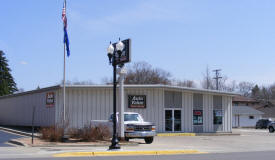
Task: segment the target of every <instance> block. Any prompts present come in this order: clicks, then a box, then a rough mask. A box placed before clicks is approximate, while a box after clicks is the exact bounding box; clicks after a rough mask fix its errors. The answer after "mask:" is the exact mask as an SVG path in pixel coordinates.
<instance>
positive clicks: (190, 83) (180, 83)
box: [172, 80, 197, 88]
mask: <svg viewBox="0 0 275 160" xmlns="http://www.w3.org/2000/svg"><path fill="white" fill-rule="evenodd" d="M172 84H173V85H176V86H180V87H190V88H196V86H197V85H196V83H195V82H194V81H192V80H183V81H182V80H173V83H172Z"/></svg>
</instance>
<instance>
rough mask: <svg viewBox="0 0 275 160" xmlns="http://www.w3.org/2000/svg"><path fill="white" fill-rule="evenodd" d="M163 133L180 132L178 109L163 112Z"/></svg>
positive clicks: (179, 113) (179, 112)
mask: <svg viewBox="0 0 275 160" xmlns="http://www.w3.org/2000/svg"><path fill="white" fill-rule="evenodd" d="M165 131H167V132H179V131H181V110H179V109H166V110H165Z"/></svg>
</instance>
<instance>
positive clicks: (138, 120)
mask: <svg viewBox="0 0 275 160" xmlns="http://www.w3.org/2000/svg"><path fill="white" fill-rule="evenodd" d="M112 117H113V114H111V115H110V118H109V120H91V126H92V127H96V126H107V127H108V128H109V130H110V132H111V133H112V131H113V129H112V127H113V122H112ZM117 122H118V113H117ZM117 127H118V128H119V126H118V125H117ZM124 129H125V131H124V133H125V140H126V141H129V139H134V138H139V139H144V140H145V143H146V144H150V143H152V142H153V140H154V136H155V135H156V127H155V125H153V124H152V123H150V122H144V120H143V118H142V116H141V115H140V114H138V113H135V112H124Z"/></svg>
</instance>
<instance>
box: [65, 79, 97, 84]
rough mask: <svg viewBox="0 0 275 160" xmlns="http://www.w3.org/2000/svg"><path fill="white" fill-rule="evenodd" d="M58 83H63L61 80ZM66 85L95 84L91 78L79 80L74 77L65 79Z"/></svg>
mask: <svg viewBox="0 0 275 160" xmlns="http://www.w3.org/2000/svg"><path fill="white" fill-rule="evenodd" d="M60 84H63V81H61V83H60ZM65 84H66V85H93V84H95V83H94V82H93V81H91V80H87V81H79V80H77V79H74V80H73V81H71V80H66V82H65Z"/></svg>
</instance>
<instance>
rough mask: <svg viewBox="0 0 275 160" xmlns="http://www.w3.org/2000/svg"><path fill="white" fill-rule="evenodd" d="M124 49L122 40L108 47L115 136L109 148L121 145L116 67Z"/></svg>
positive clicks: (118, 147) (116, 147)
mask: <svg viewBox="0 0 275 160" xmlns="http://www.w3.org/2000/svg"><path fill="white" fill-rule="evenodd" d="M123 49H124V44H123V43H122V42H121V41H120V39H119V42H118V43H117V44H116V45H115V48H114V46H113V44H112V43H111V42H110V45H109V47H108V48H107V52H108V58H109V62H110V64H112V65H113V138H112V144H111V146H110V147H109V149H110V150H111V149H120V145H119V144H118V138H117V129H116V125H117V118H116V86H117V82H116V69H117V65H118V64H117V61H118V60H119V59H120V57H121V55H122V50H123Z"/></svg>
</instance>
